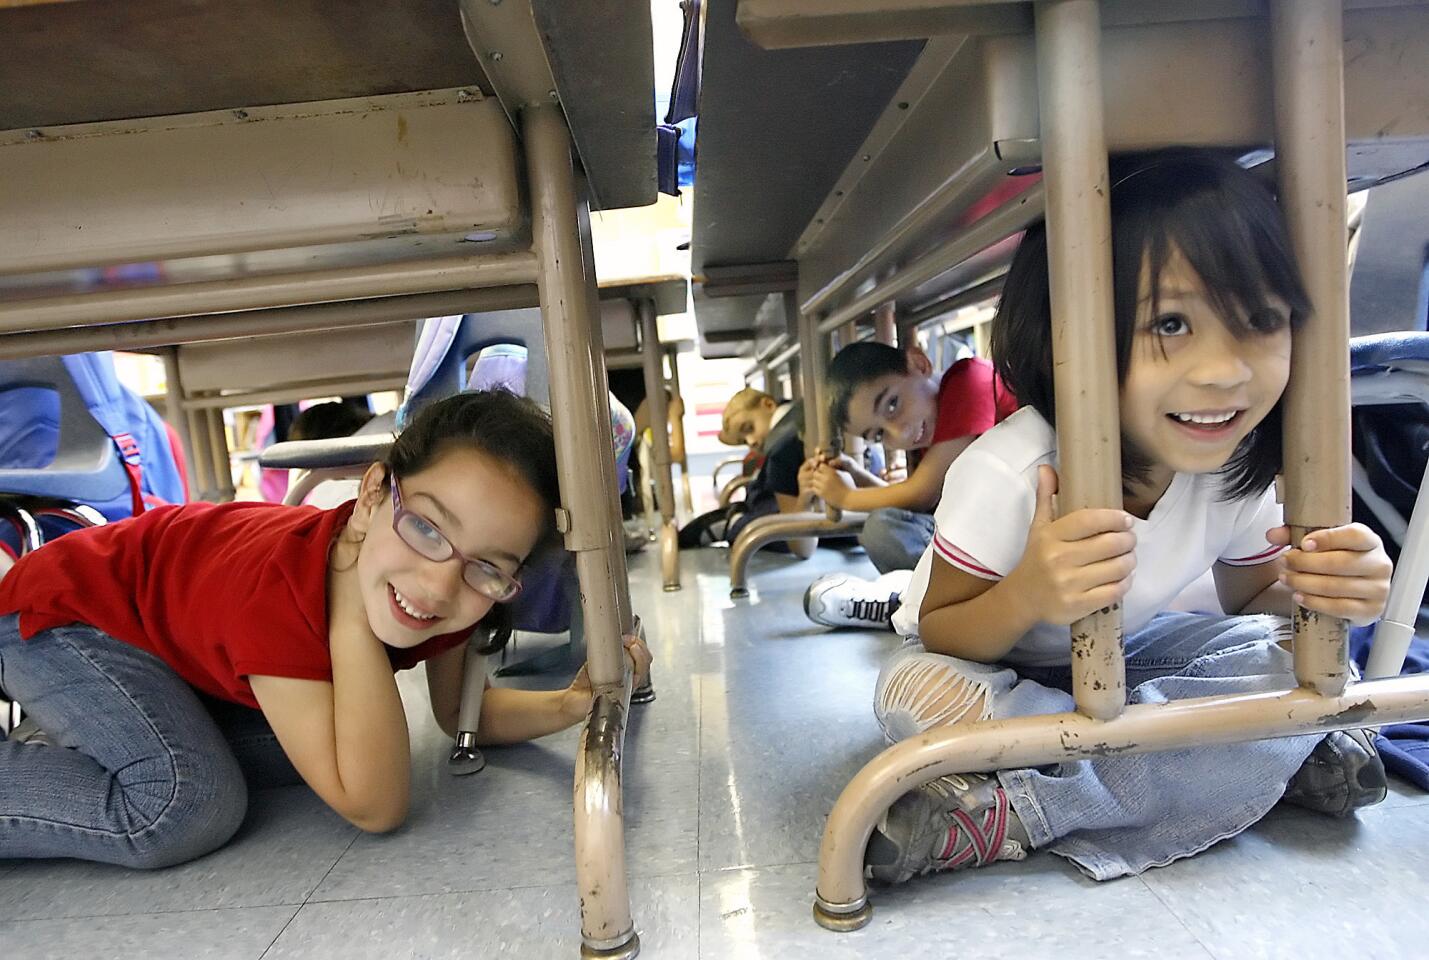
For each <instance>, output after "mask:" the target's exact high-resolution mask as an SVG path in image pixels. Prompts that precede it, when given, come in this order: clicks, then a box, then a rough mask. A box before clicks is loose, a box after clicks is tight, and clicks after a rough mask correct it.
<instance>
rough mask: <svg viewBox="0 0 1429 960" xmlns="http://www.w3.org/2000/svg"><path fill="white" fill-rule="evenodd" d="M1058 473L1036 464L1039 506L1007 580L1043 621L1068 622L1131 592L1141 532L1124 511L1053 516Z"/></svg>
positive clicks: (1079, 512)
mask: <svg viewBox="0 0 1429 960" xmlns="http://www.w3.org/2000/svg"><path fill="white" fill-rule="evenodd" d="M1056 492H1057V471H1055V470H1053V469H1052V468H1051V467H1049V466H1046V465H1045V464H1044V465H1043V466H1040V467H1038V468H1037V510H1036V512H1035V513H1034V514H1033V515H1032V526H1031V527H1030V528H1029V530H1028V534H1027V550H1026V552H1025V553H1023V555H1022V560H1021V561H1019V562H1018V564H1017V567H1016V568H1015V569H1014V570H1013V571H1012V573H1011V574H1009V575H1008V577H1007V579H1008V580H1009V581H1012V582H1014V583H1015V584H1016V590H1017V594H1018V595H1019V596H1022V597H1024V598H1025V599H1026V602H1027V603H1029V604H1030V605H1031V607H1032V610H1033V612H1034V613H1035V614H1036V615H1037V618H1038V619H1039V620H1044V621H1046V622H1048V623H1061V624H1068V623H1073V622H1075V621H1077V620H1080V619H1081V618H1082V617H1085V616H1086V615H1087V614H1089V613H1093V612H1095V611H1097V610H1100V609H1101V608H1102V607H1107V606H1111V605H1112V604H1113V603H1115V602H1117V601H1118V600H1120V599H1121V598H1122V597H1124V596H1126V591H1127V590H1128V589H1129V588H1130V587H1131V576H1132V571H1133V570H1134V569H1135V568H1136V554H1135V553H1133V552H1132V551H1133V550H1135V549H1136V534H1134V533H1132V532H1131V515H1130V514H1128V513H1126V512H1125V511H1124V510H1093V509H1087V510H1077V511H1074V512H1072V513H1069V514H1067V515H1066V516H1065V517H1061V518H1059V519H1054V517H1056V509H1055V507H1054V506H1053V496H1054V495H1055V494H1056Z"/></svg>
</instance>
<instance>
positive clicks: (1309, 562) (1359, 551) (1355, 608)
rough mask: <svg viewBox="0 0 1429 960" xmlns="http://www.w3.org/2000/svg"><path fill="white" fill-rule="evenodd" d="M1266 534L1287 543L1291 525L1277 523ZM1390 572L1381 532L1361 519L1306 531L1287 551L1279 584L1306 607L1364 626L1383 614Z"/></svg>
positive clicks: (1390, 566) (1275, 540) (1272, 540)
mask: <svg viewBox="0 0 1429 960" xmlns="http://www.w3.org/2000/svg"><path fill="white" fill-rule="evenodd" d="M1265 537H1266V539H1267V540H1269V541H1270V542H1271V543H1275V544H1280V545H1282V546H1283V545H1286V544H1288V543H1290V528H1289V527H1276V528H1275V529H1273V530H1270V531H1268V532H1267V533H1266V535H1265ZM1393 572H1394V565H1393V564H1392V563H1391V562H1390V560H1389V556H1388V555H1387V554H1386V553H1385V552H1384V544H1383V543H1382V542H1380V539H1379V536H1378V535H1377V534H1375V532H1374V531H1373V530H1371V529H1370V528H1369V527H1366V526H1365V525H1364V524H1362V523H1351V524H1348V525H1347V526H1343V527H1331V528H1329V529H1328V530H1316V531H1315V532H1314V533H1310V534H1306V536H1305V539H1304V540H1303V541H1301V543H1300V548H1299V549H1297V550H1291V551H1289V552H1288V553H1286V554H1285V570H1284V571H1282V572H1281V574H1280V582H1281V583H1283V584H1285V585H1286V586H1287V587H1289V588H1290V589H1291V590H1293V591H1294V592H1295V602H1296V603H1298V604H1300V605H1301V606H1302V607H1305V608H1306V609H1307V610H1314V611H1316V612H1317V613H1325V614H1329V615H1330V616H1332V617H1342V618H1343V619H1345V620H1348V621H1350V622H1351V623H1353V624H1354V625H1355V626H1364V625H1365V624H1367V623H1373V622H1374V621H1375V620H1377V619H1379V617H1380V615H1381V614H1382V613H1384V604H1385V601H1386V600H1387V599H1388V598H1389V578H1390V575H1391V574H1392V573H1393Z"/></svg>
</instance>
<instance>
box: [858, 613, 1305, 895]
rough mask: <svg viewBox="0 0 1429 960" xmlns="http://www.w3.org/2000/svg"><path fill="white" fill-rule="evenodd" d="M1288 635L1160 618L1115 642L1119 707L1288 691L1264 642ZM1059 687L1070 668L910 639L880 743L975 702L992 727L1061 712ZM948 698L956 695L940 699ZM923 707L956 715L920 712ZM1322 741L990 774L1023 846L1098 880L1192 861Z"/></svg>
mask: <svg viewBox="0 0 1429 960" xmlns="http://www.w3.org/2000/svg"><path fill="white" fill-rule="evenodd" d="M1288 630H1289V627H1288V623H1287V621H1285V620H1284V619H1283V618H1281V617H1268V616H1248V617H1211V616H1201V615H1196V614H1188V613H1163V614H1161V615H1160V616H1158V617H1156V618H1155V619H1154V620H1152V621H1151V623H1150V624H1148V625H1147V626H1146V627H1144V628H1143V629H1142V630H1140V631H1139V632H1137V633H1136V634H1135V635H1133V636H1131V637H1128V638H1127V641H1126V686H1127V689H1128V691H1130V694H1129V696H1128V697H1127V700H1128V702H1129V703H1164V702H1166V701H1168V700H1181V699H1186V698H1190V697H1205V696H1214V695H1222V694H1231V693H1249V692H1259V691H1271V690H1286V689H1289V688H1291V687H1293V686H1294V685H1295V678H1294V666H1293V662H1292V659H1291V656H1290V653H1289V652H1288V651H1286V650H1284V649H1283V648H1281V647H1280V646H1279V645H1278V644H1277V643H1276V641H1277V640H1279V639H1281V638H1283V637H1284V636H1287V635H1288ZM1071 679H1072V674H1071V668H1070V667H1038V668H1032V667H1013V666H1009V665H1006V664H983V663H975V662H973V661H968V660H960V659H958V658H956V657H945V656H942V655H940V654H934V653H929V652H927V651H926V650H924V649H923V647H922V645H921V644H920V643H917V638H916V637H914V638H910V642H909V643H908V644H907V645H906V646H905V647H904V648H903V649H902V650H900V651H899V652H898V653H896V654H894V656H893V657H892V658H891V659H890V660H889V662H888V664H887V665H885V666H884V668H883V672H882V673H881V674H880V675H879V678H878V694H877V702H876V704H875V712H876V713H877V715H878V720H879V723H880V724H882V726H883V729H884V732H885V734H886V735H887V736H888V738H889V739H890V740H902V739H904V738H906V737H909V736H913V735H915V734H917V733H918V732H919V731H920V730H923V729H927V728H928V727H930V726H937V725H939V724H941V723H950V722H956V721H957V720H960V719H966V720H977V719H979V716H969V715H967V712H968V711H971V710H974V709H977V708H979V707H981V709H982V711H983V713H982V715H981V718H985V719H994V720H1001V719H1005V718H1007V717H1017V716H1031V715H1037V714H1048V713H1062V712H1066V711H1070V710H1072V709H1074V705H1073V701H1072V696H1071V693H1070V690H1071ZM937 684H942V686H941V687H937V688H936V689H935V686H936V685H937ZM946 691H952V692H953V693H954V694H955V696H954V697H952V698H947V697H943V698H942V699H939V696H940V695H941V694H943V693H944V692H946ZM930 703H931V704H935V705H938V706H939V707H942V706H943V705H945V704H950V703H951V704H953V706H954V708H955V709H954V710H947V709H943V710H942V713H941V714H940V715H939V716H937V717H932V716H928V715H927V711H926V707H927V705H928V704H930ZM920 705H921V706H920ZM920 709H922V710H923V711H924V712H923V713H921V714H920V713H919V710H920ZM954 713H956V714H957V715H953V714H954ZM1322 737H1323V734H1309V735H1304V736H1296V737H1285V738H1282V739H1277V740H1259V741H1253V742H1250V743H1232V744H1225V745H1220V746H1203V747H1186V748H1183V749H1179V750H1166V751H1161V752H1158V753H1143V754H1134V755H1128V756H1121V757H1107V758H1102V759H1097V760H1075V761H1070V762H1067V763H1062V764H1058V765H1053V766H1049V767H1044V768H1041V769H1027V770H1003V771H1000V772H999V773H998V778H999V779H1000V780H1001V781H1002V785H1003V787H1004V788H1005V789H1006V790H1007V797H1008V800H1009V801H1010V802H1011V804H1012V808H1013V809H1014V810H1015V811H1016V812H1017V815H1018V817H1020V818H1021V820H1022V824H1023V826H1024V827H1026V829H1027V833H1028V836H1029V838H1030V839H1031V841H1032V845H1033V846H1034V847H1044V848H1046V849H1049V850H1051V851H1052V852H1053V853H1056V854H1059V855H1061V856H1063V857H1066V858H1067V859H1069V860H1071V861H1072V862H1074V863H1075V864H1077V866H1078V867H1080V868H1081V869H1082V870H1083V871H1084V872H1085V873H1087V874H1088V875H1089V876H1091V877H1093V878H1094V879H1097V880H1108V879H1111V878H1112V877H1120V876H1125V875H1128V874H1137V873H1141V872H1142V871H1143V870H1146V869H1148V868H1149V867H1156V866H1162V865H1164V864H1167V863H1170V862H1171V861H1172V860H1177V859H1180V858H1181V857H1187V856H1190V855H1191V854H1194V853H1198V852H1200V851H1201V850H1204V849H1205V848H1206V847H1209V846H1211V845H1212V844H1214V843H1216V842H1217V841H1219V840H1223V839H1225V838H1226V837H1231V836H1235V835H1236V834H1237V833H1240V832H1241V831H1242V830H1244V829H1245V828H1246V827H1248V826H1250V825H1251V824H1253V823H1255V822H1256V821H1257V820H1259V819H1260V818H1261V817H1263V816H1265V814H1266V813H1267V812H1269V810H1270V808H1271V807H1272V806H1274V805H1275V803H1276V801H1278V800H1279V799H1280V797H1281V795H1282V794H1283V793H1284V792H1285V784H1286V782H1287V781H1289V779H1290V778H1291V777H1292V776H1294V774H1295V771H1296V770H1298V769H1299V768H1300V764H1301V763H1302V762H1303V761H1304V760H1305V758H1306V757H1307V756H1309V755H1310V751H1311V750H1312V749H1314V747H1315V744H1316V743H1318V742H1319V741H1320V739H1321V738H1322Z"/></svg>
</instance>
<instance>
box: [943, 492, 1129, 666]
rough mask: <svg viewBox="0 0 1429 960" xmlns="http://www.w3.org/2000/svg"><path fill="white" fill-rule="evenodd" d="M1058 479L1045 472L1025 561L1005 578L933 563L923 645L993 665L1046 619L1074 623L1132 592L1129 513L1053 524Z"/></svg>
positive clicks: (1090, 514)
mask: <svg viewBox="0 0 1429 960" xmlns="http://www.w3.org/2000/svg"><path fill="white" fill-rule="evenodd" d="M1056 490H1057V474H1056V472H1055V471H1054V470H1053V469H1052V468H1051V467H1047V466H1043V467H1039V468H1038V473H1037V509H1036V512H1035V513H1034V514H1033V516H1032V525H1031V527H1030V528H1029V531H1028V535H1027V547H1026V549H1025V550H1024V552H1023V554H1022V559H1021V560H1019V561H1018V563H1017V566H1016V567H1014V568H1013V570H1012V572H1011V573H1009V574H1008V575H1007V576H1006V577H1004V578H1003V579H1002V580H996V581H994V580H984V579H982V578H980V577H975V576H973V575H972V574H970V573H966V572H964V571H962V570H959V569H957V568H956V567H954V566H952V565H951V564H949V563H947V562H945V561H944V560H942V558H940V557H938V556H937V554H936V553H935V554H934V558H933V570H932V576H931V578H930V580H929V584H928V592H927V593H926V594H925V595H924V597H923V606H922V608H921V609H920V610H919V612H918V632H919V635H920V638H921V640H922V641H923V646H924V647H925V648H926V649H928V650H930V651H932V652H934V653H943V654H948V655H950V656H954V657H962V658H964V659H967V660H977V661H980V662H983V663H993V662H996V661H998V660H1001V659H1002V658H1003V657H1005V656H1006V655H1007V653H1008V651H1010V650H1011V649H1012V648H1013V647H1014V646H1015V645H1016V644H1017V641H1018V640H1020V639H1021V638H1022V636H1023V634H1025V633H1026V632H1027V631H1028V630H1030V629H1031V628H1032V626H1033V625H1034V624H1036V623H1039V622H1047V623H1063V624H1069V623H1073V622H1074V621H1076V620H1080V619H1081V618H1082V617H1084V616H1086V615H1087V614H1089V613H1091V612H1093V611H1095V610H1099V609H1101V608H1102V607H1105V606H1109V605H1110V604H1112V603H1115V602H1116V601H1118V600H1120V599H1121V598H1122V597H1124V596H1125V595H1126V591H1127V589H1128V588H1129V587H1130V586H1131V574H1132V570H1133V569H1134V568H1135V566H1136V556H1135V554H1134V553H1133V552H1132V551H1133V550H1134V549H1135V547H1136V535H1135V534H1134V533H1132V532H1131V517H1130V516H1129V515H1128V514H1127V513H1125V512H1124V511H1121V510H1077V511H1075V512H1073V513H1070V514H1068V515H1067V516H1065V517H1061V518H1059V519H1053V508H1052V495H1053V494H1054V493H1056Z"/></svg>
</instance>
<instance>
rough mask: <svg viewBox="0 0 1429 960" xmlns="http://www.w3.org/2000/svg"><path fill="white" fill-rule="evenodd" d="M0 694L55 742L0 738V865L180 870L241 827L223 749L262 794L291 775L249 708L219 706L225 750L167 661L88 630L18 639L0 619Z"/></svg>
mask: <svg viewBox="0 0 1429 960" xmlns="http://www.w3.org/2000/svg"><path fill="white" fill-rule="evenodd" d="M0 686H3V688H4V689H5V692H6V694H7V695H8V696H9V697H11V698H13V699H14V700H17V701H18V702H19V703H20V704H21V705H22V706H23V707H24V708H25V709H26V711H27V712H28V713H29V714H30V716H32V717H33V718H34V719H35V721H36V723H38V724H39V726H40V728H41V729H42V730H44V731H45V732H46V733H48V734H49V735H50V736H51V737H52V738H53V739H54V740H55V742H56V744H57V745H56V746H45V745H38V744H21V743H16V742H14V741H10V740H0V859H5V858H28V857H75V858H79V859H83V860H97V861H101V862H104V863H114V864H119V865H122V866H128V867H140V868H152V867H164V866H169V865H172V864H176V863H183V862H184V861H187V860H192V859H194V858H195V857H199V856H202V855H203V854H205V853H208V852H210V851H212V850H214V849H216V848H218V847H219V846H221V845H223V844H224V843H225V842H226V841H227V840H228V839H229V838H230V837H231V836H233V834H234V832H235V831H236V830H237V829H238V827H239V824H240V823H242V821H243V817H244V814H245V813H246V812H247V809H248V784H247V782H246V781H245V774H244V768H243V767H242V766H240V762H239V760H238V759H237V757H236V756H235V752H236V751H237V752H239V753H242V754H243V755H244V756H245V757H246V758H247V759H248V760H249V761H250V764H251V768H252V770H253V771H254V772H255V773H256V774H258V777H259V778H260V783H262V784H266V783H276V782H292V777H293V776H295V774H293V773H292V772H291V767H290V766H288V767H287V770H286V772H285V771H284V770H283V767H284V766H286V765H287V761H286V759H285V758H284V759H282V760H281V762H280V761H279V759H278V758H277V757H275V756H274V753H273V751H274V750H275V749H278V748H277V747H276V741H275V739H274V738H273V735H272V731H271V730H268V729H267V725H266V723H264V722H263V721H262V715H261V714H259V713H258V712H257V711H254V710H248V709H247V708H244V707H239V706H235V705H231V704H228V705H224V706H223V709H224V710H226V711H227V712H228V713H229V714H230V717H229V719H230V721H231V724H232V728H231V733H232V734H233V736H234V739H233V741H232V744H230V741H229V739H228V738H227V737H225V735H224V732H223V731H222V730H221V729H220V727H219V724H218V722H217V721H215V719H214V717H213V716H212V715H211V714H210V713H209V710H208V708H206V707H205V706H204V704H203V702H202V701H201V700H200V697H199V695H198V694H197V693H196V691H194V689H193V688H191V687H190V686H189V685H188V684H187V683H185V682H184V681H183V680H182V679H180V678H179V676H178V674H176V673H175V672H174V671H173V670H172V669H171V668H170V667H169V666H168V665H167V664H165V663H164V662H163V661H162V660H160V659H159V658H158V657H155V656H154V655H152V654H150V653H147V652H146V651H143V650H140V649H138V648H137V647H134V646H131V645H129V644H127V643H124V642H123V641H120V640H116V639H114V638H113V637H110V636H109V635H107V634H105V633H103V632H102V631H100V630H97V629H95V628H93V627H90V626H86V625H83V624H73V625H69V626H64V627H56V628H54V629H51V630H43V631H41V632H39V633H37V634H36V635H35V636H34V637H33V638H31V639H30V640H28V641H26V640H22V639H21V638H20V634H19V629H18V618H17V617H16V616H15V615H13V614H11V615H7V616H3V617H0ZM66 748H73V749H66ZM279 752H280V754H281V751H279Z"/></svg>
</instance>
